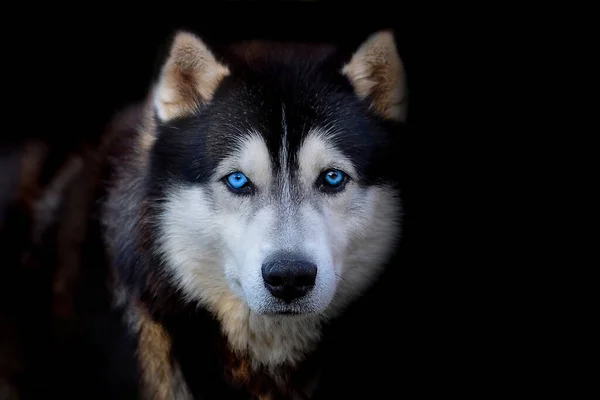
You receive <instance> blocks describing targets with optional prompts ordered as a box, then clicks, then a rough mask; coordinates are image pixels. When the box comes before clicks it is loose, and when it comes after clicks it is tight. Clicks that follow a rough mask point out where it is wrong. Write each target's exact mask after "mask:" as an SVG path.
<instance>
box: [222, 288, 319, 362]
mask: <svg viewBox="0 0 600 400" xmlns="http://www.w3.org/2000/svg"><path fill="white" fill-rule="evenodd" d="M211 308H212V309H213V312H214V314H216V316H217V319H218V320H219V322H220V325H221V330H222V332H223V334H224V335H225V337H226V338H227V342H228V344H229V347H230V348H231V350H232V351H233V352H234V353H236V354H240V355H245V356H247V357H248V359H249V360H250V362H251V366H252V368H253V369H255V370H258V369H265V370H267V371H276V370H277V369H279V368H280V367H294V366H296V365H297V364H298V363H300V362H302V361H303V360H304V359H305V358H306V357H307V356H308V355H309V354H310V353H311V352H313V351H314V350H315V349H316V347H317V345H318V343H319V341H320V339H321V326H322V320H321V318H320V317H319V316H317V315H307V316H284V315H273V316H271V315H259V314H256V313H254V312H252V311H251V310H250V309H249V308H248V306H247V305H246V304H244V303H243V301H241V300H240V299H238V298H237V297H235V296H234V295H233V294H226V295H223V296H222V298H221V299H220V300H219V301H217V302H215V303H214V304H213V307H211Z"/></svg>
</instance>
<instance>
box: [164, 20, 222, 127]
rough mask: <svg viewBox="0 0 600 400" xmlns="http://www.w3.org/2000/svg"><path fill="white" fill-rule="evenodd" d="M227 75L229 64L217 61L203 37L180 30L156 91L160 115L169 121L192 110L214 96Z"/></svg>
mask: <svg viewBox="0 0 600 400" xmlns="http://www.w3.org/2000/svg"><path fill="white" fill-rule="evenodd" d="M227 75H229V69H228V68H227V66H225V65H223V64H221V63H220V62H219V61H217V59H216V58H215V56H214V55H213V53H212V52H211V51H210V50H209V49H208V47H207V46H206V44H205V43H204V42H203V41H202V40H201V39H199V38H198V37H196V36H195V35H194V34H191V33H188V32H183V31H181V32H178V33H177V34H176V35H175V38H174V40H173V43H172V45H171V49H170V51H169V55H168V57H167V61H166V62H165V64H164V65H163V67H162V70H161V73H160V77H159V80H158V84H157V85H156V88H155V92H154V107H155V111H156V113H157V115H158V117H159V118H160V119H161V120H163V121H167V120H170V119H173V118H176V117H178V116H182V115H185V114H189V113H192V112H193V111H194V109H195V108H196V107H198V106H199V105H200V104H202V103H205V102H207V101H209V100H210V99H211V98H212V96H213V94H214V92H215V90H216V88H217V86H218V85H219V83H220V82H221V81H222V79H223V78H224V77H226V76H227Z"/></svg>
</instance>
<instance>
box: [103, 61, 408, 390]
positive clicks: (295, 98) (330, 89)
mask: <svg viewBox="0 0 600 400" xmlns="http://www.w3.org/2000/svg"><path fill="white" fill-rule="evenodd" d="M223 54H228V53H227V52H223ZM290 54H293V53H292V52H286V53H285V54H284V56H281V55H280V56H279V57H276V58H272V57H267V58H265V59H264V60H263V62H260V63H256V62H251V63H249V64H248V63H245V62H244V60H245V58H244V57H243V55H239V54H237V53H233V54H231V53H229V58H228V65H229V66H230V68H231V71H232V74H231V76H229V77H226V78H225V79H224V81H223V82H222V83H221V84H220V86H219V88H218V89H217V91H216V93H215V94H214V97H213V99H212V101H211V102H210V103H208V104H206V105H201V104H199V105H198V108H197V112H196V113H195V114H194V115H192V116H188V117H185V118H179V119H176V120H172V121H169V122H167V123H159V122H158V121H157V123H158V130H157V133H158V135H157V140H156V142H155V144H154V146H153V149H152V151H151V154H150V157H149V165H148V166H147V167H146V166H142V165H140V164H139V161H138V160H136V158H135V157H136V154H135V146H136V145H135V143H134V140H135V137H136V136H135V133H133V132H130V133H129V136H126V137H125V136H120V137H119V138H118V140H115V141H114V143H113V146H115V145H116V146H117V147H115V148H116V149H117V150H118V151H117V152H116V153H114V149H113V162H114V163H115V164H114V165H115V166H116V169H117V171H118V173H117V175H116V178H115V179H116V181H115V182H117V186H118V182H119V180H118V179H121V180H122V181H121V183H125V185H122V187H120V188H119V189H118V191H119V195H118V196H116V197H115V198H114V199H113V200H111V201H110V202H109V203H107V208H106V211H107V214H106V215H107V217H106V218H105V223H106V233H105V237H106V241H107V244H108V247H109V249H110V253H111V256H112V258H111V262H112V264H113V266H114V267H116V273H117V277H118V280H119V281H120V282H121V283H122V284H123V285H125V287H126V289H127V291H128V292H129V293H130V295H131V296H132V297H137V298H139V299H140V300H141V301H142V303H143V304H144V305H145V306H147V307H148V309H149V311H150V313H151V316H152V318H153V319H155V320H156V321H158V322H160V323H161V324H162V325H163V326H164V327H165V329H166V330H167V332H168V333H169V335H170V336H171V338H172V341H173V351H172V353H171V357H172V358H173V360H177V362H178V363H179V364H180V365H181V367H182V371H183V373H184V375H185V377H186V380H187V382H188V384H189V386H190V389H191V390H192V391H193V392H194V393H195V395H197V396H198V398H213V397H212V396H211V395H212V394H216V393H220V395H219V396H215V398H238V397H236V396H239V398H246V397H245V396H246V395H245V394H244V392H243V391H239V389H236V388H234V387H232V386H231V385H229V384H228V383H227V382H226V380H225V378H224V375H223V371H224V370H225V369H226V368H227V365H225V364H223V362H222V360H221V358H220V356H221V354H220V353H219V351H218V346H219V345H220V344H222V343H223V338H222V337H221V334H220V332H219V329H218V328H219V327H218V324H217V322H216V321H214V319H213V318H212V316H210V315H209V314H208V313H207V312H205V311H203V310H198V309H197V307H196V304H186V303H184V302H183V301H182V298H181V295H180V293H178V290H177V289H176V288H175V287H173V286H172V285H171V284H170V283H169V282H168V279H167V275H166V270H165V269H163V268H164V267H163V266H162V265H161V263H160V261H159V260H158V259H157V257H156V255H155V254H154V253H153V251H152V250H153V249H154V248H155V241H156V237H155V235H156V233H155V232H156V230H155V229H154V226H155V224H156V217H157V213H158V212H159V211H160V208H161V202H162V201H163V197H162V194H163V193H164V191H165V190H166V189H167V188H168V187H169V185H171V184H173V183H174V182H179V183H180V182H185V183H189V184H201V183H205V182H207V181H208V180H209V179H210V178H211V177H212V175H213V172H214V168H215V167H216V166H217V165H218V163H219V161H220V160H221V159H223V158H224V157H226V156H227V155H229V154H231V153H232V152H233V151H234V150H235V146H236V145H237V141H236V140H235V138H236V137H237V138H239V137H240V136H241V135H247V134H248V132H250V131H257V132H259V133H260V134H261V135H263V136H264V138H265V140H266V142H267V144H268V149H269V152H270V154H271V156H272V160H273V162H274V164H275V165H276V167H277V168H279V167H280V166H278V165H277V162H278V156H277V155H278V153H279V148H280V146H281V135H282V112H285V117H286V121H287V132H288V143H289V148H290V154H294V153H295V150H296V149H298V148H299V147H300V145H301V143H302V140H303V138H304V137H305V136H306V134H307V133H308V131H309V130H310V129H311V128H314V127H321V128H324V130H325V131H326V132H332V133H335V134H339V136H338V137H339V140H337V141H336V146H337V147H338V149H339V150H340V151H342V152H343V153H344V154H346V155H347V156H348V158H349V159H350V160H352V162H353V163H354V166H355V168H356V170H357V171H358V173H359V183H360V184H362V185H376V184H379V183H381V182H386V183H395V182H396V181H397V176H396V175H395V170H396V168H393V163H394V161H395V154H396V150H397V146H396V143H397V138H398V137H397V135H400V134H401V130H398V128H400V127H399V126H397V125H396V124H393V123H390V122H386V121H384V120H382V119H381V118H380V117H378V116H377V115H375V114H373V113H372V112H370V110H369V107H368V104H367V102H366V101H360V100H359V99H358V98H357V97H356V95H355V94H354V92H353V89H352V87H351V85H350V82H348V80H347V79H346V78H344V77H343V76H342V75H341V74H340V73H339V69H340V67H341V65H340V58H339V56H338V55H336V54H335V53H333V52H329V51H324V50H321V51H320V52H318V53H317V56H315V57H314V58H306V57H299V58H298V57H292V56H290ZM265 60H266V61H265ZM327 128H330V129H329V130H327ZM290 162H296V160H295V159H294V158H293V157H291V158H290ZM292 169H293V168H292ZM121 201H122V202H123V204H122V203H120V202H121ZM125 203H126V204H127V205H130V204H135V205H136V207H134V208H127V207H126V206H125ZM111 210H112V211H111ZM115 211H116V212H115ZM329 329H330V331H336V330H337V329H341V330H343V329H344V326H343V325H341V328H336V327H335V325H333V326H331V327H329ZM340 334H341V335H340ZM343 335H344V334H343V332H337V333H336V334H335V336H343ZM372 339H373V340H376V339H375V338H372ZM339 343H345V347H338V346H341V345H340V344H339ZM339 343H337V344H336V343H335V342H328V341H325V342H324V347H323V350H322V351H323V352H325V353H327V352H328V351H332V352H333V353H332V354H334V355H335V356H336V357H340V353H336V350H335V349H336V348H338V349H343V351H345V352H347V353H346V356H347V357H348V359H352V358H355V357H356V356H358V354H357V355H354V354H353V352H354V351H355V350H352V348H353V346H354V345H356V346H357V350H356V351H360V350H359V349H358V348H360V347H361V346H362V345H361V344H358V343H356V344H352V343H347V342H339ZM338 351H339V350H338ZM361 357H363V358H364V357H366V355H365V354H363V355H362V356H358V358H359V359H360V358H361ZM364 359H365V360H367V359H368V358H364ZM344 362H345V361H344V360H342V363H344ZM332 368H333V369H335V368H337V367H336V366H333V367H332ZM347 372H348V373H347V376H352V375H351V371H347ZM326 376H328V378H329V379H330V380H331V381H332V382H335V381H336V380H335V379H334V377H331V376H329V375H328V373H327V374H326ZM364 376H366V375H364ZM334 386H335V385H334ZM327 390H328V387H327V386H323V388H322V389H321V391H323V393H322V396H323V398H329V397H328V396H329V394H328V392H327ZM336 390H337V389H336ZM369 392H372V390H369ZM318 393H319V392H318Z"/></svg>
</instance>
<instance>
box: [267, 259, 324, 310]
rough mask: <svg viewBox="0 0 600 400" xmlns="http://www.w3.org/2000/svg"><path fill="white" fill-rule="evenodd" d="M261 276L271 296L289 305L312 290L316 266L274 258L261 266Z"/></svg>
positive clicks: (295, 260)
mask: <svg viewBox="0 0 600 400" xmlns="http://www.w3.org/2000/svg"><path fill="white" fill-rule="evenodd" d="M262 276H263V280H264V281H265V286H266V287H267V289H269V291H270V292H271V294H273V296H275V297H278V298H280V299H282V300H284V301H285V302H287V303H289V302H291V301H292V300H294V299H297V298H298V297H302V296H304V295H305V294H306V293H307V292H308V291H309V290H310V289H312V287H313V286H314V285H315V279H316V277H317V266H316V265H315V264H313V263H311V262H309V261H305V260H301V259H293V258H275V259H273V260H270V261H267V262H265V263H264V264H263V265H262Z"/></svg>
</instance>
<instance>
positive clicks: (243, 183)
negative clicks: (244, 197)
mask: <svg viewBox="0 0 600 400" xmlns="http://www.w3.org/2000/svg"><path fill="white" fill-rule="evenodd" d="M225 181H226V182H227V184H228V185H229V187H230V188H231V189H232V190H233V191H234V192H238V191H241V190H243V189H246V188H248V187H249V185H250V181H249V180H248V178H247V177H246V175H244V174H243V173H241V172H239V171H236V172H232V173H231V174H229V175H227V176H226V177H225Z"/></svg>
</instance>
